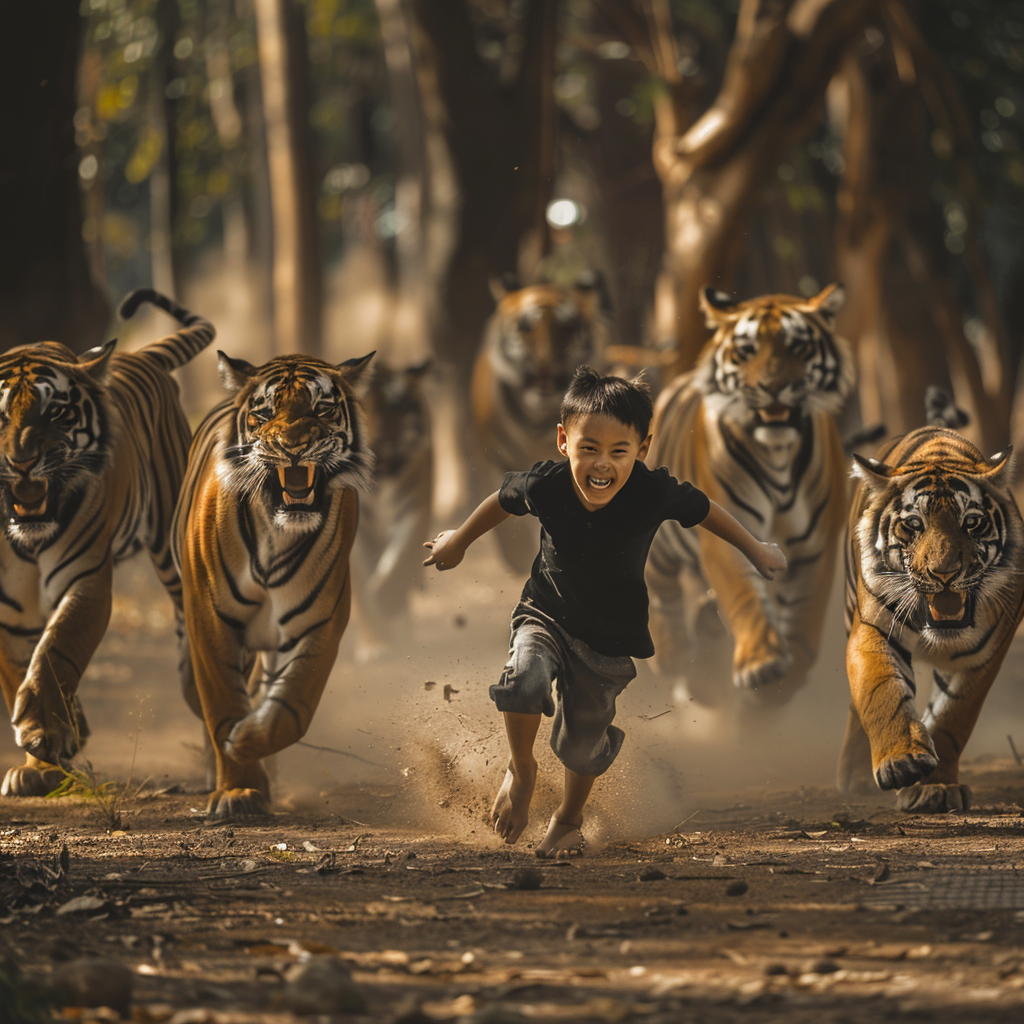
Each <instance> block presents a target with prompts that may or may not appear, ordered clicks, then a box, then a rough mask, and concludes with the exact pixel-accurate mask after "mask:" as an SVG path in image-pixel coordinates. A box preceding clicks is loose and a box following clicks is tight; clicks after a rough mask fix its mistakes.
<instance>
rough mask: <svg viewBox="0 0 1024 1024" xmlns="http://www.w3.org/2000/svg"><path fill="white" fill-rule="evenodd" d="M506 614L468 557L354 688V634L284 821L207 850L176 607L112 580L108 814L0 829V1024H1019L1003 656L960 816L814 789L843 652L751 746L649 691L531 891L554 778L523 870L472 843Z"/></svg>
mask: <svg viewBox="0 0 1024 1024" xmlns="http://www.w3.org/2000/svg"><path fill="white" fill-rule="evenodd" d="M519 586H520V584H519V582H518V581H517V580H516V579H514V578H513V577H512V576H510V575H509V574H507V573H506V572H505V571H504V570H502V569H501V568H500V567H499V566H498V565H497V563H496V560H495V557H494V552H493V549H492V548H489V547H487V546H486V543H485V542H482V545H481V549H480V551H479V552H477V551H476V550H474V552H473V553H472V554H471V556H470V559H468V560H467V563H466V564H465V565H464V566H463V567H461V568H460V569H459V570H456V571H455V572H453V573H447V574H443V575H437V574H434V575H432V576H431V577H429V578H428V579H427V581H426V583H425V586H424V589H423V592H422V593H420V594H418V595H417V596H416V600H415V605H414V612H415V617H414V622H413V624H412V626H411V627H410V628H409V629H408V630H405V631H404V633H403V639H402V642H401V643H397V642H396V644H394V645H393V647H392V648H391V649H390V650H389V651H388V654H387V656H386V657H383V658H380V659H378V660H376V661H374V662H372V663H366V664H364V663H361V662H360V661H358V660H357V658H356V654H357V651H356V643H355V640H356V637H357V634H358V629H357V628H356V626H355V625H353V627H352V629H351V630H350V634H349V635H348V636H346V639H345V643H344V645H343V651H342V656H341V657H340V658H339V663H338V665H337V667H336V670H335V673H334V675H333V676H332V680H331V683H330V684H329V687H328V693H327V694H326V695H325V698H324V702H323V703H322V705H321V707H320V709H319V712H318V714H317V717H316V719H315V720H314V724H313V728H312V729H311V730H310V733H309V735H308V736H307V738H306V743H307V745H305V746H302V747H296V748H293V749H292V750H289V751H287V752H285V753H284V754H282V755H280V756H279V757H278V759H277V761H276V764H275V765H274V771H273V774H274V798H275V813H274V815H273V816H272V817H271V818H270V819H268V820H267V821H266V822H265V823H260V824H255V825H254V824H240V823H234V824H227V825H211V824H208V823H206V822H205V820H204V818H203V816H202V809H203V806H204V801H205V798H204V796H203V793H202V788H203V786H202V783H203V779H202V771H201V756H200V750H201V745H200V736H201V733H200V729H199V726H198V723H197V722H196V721H195V720H194V719H192V718H191V716H190V714H189V712H188V711H187V709H186V708H185V706H184V703H183V701H182V700H181V698H180V696H179V694H178V692H177V684H176V681H175V678H174V664H175V657H174V650H173V644H172V642H171V639H170V638H171V616H170V605H169V603H168V602H167V601H166V599H164V598H163V597H162V595H160V594H159V593H158V592H157V591H156V589H155V586H154V584H153V581H152V575H151V573H150V571H149V569H148V567H147V566H145V565H132V566H129V567H128V568H127V569H126V570H124V571H123V572H122V573H121V575H120V576H119V578H118V596H117V600H116V602H115V614H114V619H113V622H112V624H111V629H110V632H109V634H108V636H107V638H106V639H105V640H104V643H103V645H102V647H101V648H100V650H99V652H98V653H97V655H96V657H95V658H94V660H93V663H92V665H91V666H90V668H89V670H88V672H87V675H86V677H85V680H84V681H83V685H82V689H81V695H82V698H83V703H84V705H85V709H86V713H87V715H88V717H89V720H90V724H91V726H92V729H93V736H92V738H91V739H90V741H89V744H88V747H87V749H86V751H85V756H87V757H88V758H89V759H90V764H91V766H92V772H93V774H94V776H95V778H96V780H97V783H99V782H102V781H105V780H109V781H111V782H114V783H115V784H116V789H114V790H111V791H110V794H111V798H99V797H96V796H84V797H83V796H78V797H63V798H60V799H46V800H42V799H40V800H16V801H15V800H7V801H3V802H2V803H0V925H2V928H0V961H3V960H4V959H5V958H7V959H8V960H9V961H13V962H14V963H16V964H17V965H19V966H20V968H21V971H22V980H21V981H20V982H18V983H17V984H16V985H15V988H14V990H13V991H12V990H11V989H9V988H8V989H7V990H6V991H5V989H4V987H3V986H4V977H5V975H4V973H3V968H2V965H0V1022H3V1024H8V1022H9V1021H10V1022H16V1021H17V1022H18V1024H20V1021H21V1020H25V1019H28V1017H27V1014H28V1012H29V1011H28V1010H27V1009H26V1007H28V1005H29V1002H30V994H31V993H30V992H29V988H30V985H31V984H35V983H39V984H46V985H56V986H57V987H60V986H61V985H63V986H64V988H65V989H66V990H67V989H68V987H69V986H71V987H73V986H74V985H75V984H78V985H79V986H80V987H79V989H78V991H79V992H82V991H84V992H85V993H86V995H85V996H82V995H79V996H77V997H75V998H72V999H71V1001H72V1002H76V1001H77V1002H96V1001H100V1000H101V998H102V999H106V1000H107V1001H108V1002H113V1003H115V1004H117V1008H116V1009H83V1010H74V1009H66V1010H65V1011H64V1013H65V1015H66V1016H70V1017H73V1018H75V1017H77V1018H81V1019H83V1020H92V1019H99V1020H102V1021H107V1022H111V1021H116V1020H117V1019H118V1017H119V1016H120V1017H122V1018H125V1019H134V1020H137V1021H142V1022H145V1021H165V1020H166V1021H172V1022H173V1024H207V1022H215V1024H235V1022H238V1024H242V1022H256V1021H260V1022H263V1021H267V1022H270V1021H287V1020H292V1019H294V1017H293V1014H294V1013H296V1012H300V1013H313V1014H318V1015H320V1016H321V1017H322V1019H324V1020H327V1019H331V1016H333V1015H336V1013H337V1011H338V1010H339V1009H340V1008H342V1007H347V1008H348V1011H349V1012H348V1013H346V1014H343V1015H338V1016H337V1019H339V1020H341V1019H366V1020H379V1021H399V1020H401V1021H405V1022H406V1024H414V1022H418V1024H423V1022H424V1021H429V1020H435V1019H436V1020H459V1021H464V1022H469V1021H473V1022H479V1024H503V1022H513V1021H608V1022H617V1021H626V1020H646V1021H651V1022H662V1021H664V1022H668V1021H673V1022H675V1021H695V1022H705V1021H706V1022H713V1024H717V1022H726V1021H734V1020H740V1019H742V1020H744V1021H754V1022H757V1021H774V1020H785V1021H793V1022H804V1021H807V1022H811V1021H813V1022H815V1024H818V1022H824V1021H837V1022H839V1021H843V1022H849V1024H854V1022H861V1021H865V1022H867V1021H871V1022H872V1024H875V1022H877V1021H879V1020H890V1019H893V1020H896V1019H899V1020H902V1019H907V1020H942V1021H961V1020H962V1021H971V1022H989V1021H1014V1022H1019V1021H1021V1020H1024V841H1022V840H1024V808H1022V805H1024V769H1022V768H1021V767H1019V766H1018V764H1017V763H1016V761H1015V760H1014V759H1013V757H1012V756H1011V750H1010V745H1009V743H1008V742H1007V739H1006V737H1007V735H1008V734H1009V735H1011V736H1012V735H1014V733H1015V730H1016V737H1017V746H1018V748H1024V720H1022V718H1024V702H1022V701H1021V699H1020V697H1021V693H1022V690H1024V651H1021V650H1015V651H1014V652H1013V654H1012V656H1011V658H1010V659H1009V661H1008V663H1007V666H1006V668H1005V669H1004V671H1003V674H1002V677H1001V678H1000V680H999V681H998V683H997V686H996V688H995V689H994V691H993V694H992V696H991V697H990V700H989V704H988V706H987V707H986V709H985V712H984V714H983V719H982V722H981V723H980V724H979V727H978V730H977V732H976V734H975V737H974V739H973V740H972V743H971V746H970V748H969V749H968V753H969V754H970V755H971V760H970V762H969V765H968V770H967V773H966V780H967V781H968V782H969V783H970V784H971V785H972V786H973V787H974V800H975V805H974V807H973V808H972V810H971V811H970V812H969V813H967V814H964V815H955V816H954V815H947V816H942V817H937V818H931V817H923V816H913V815H903V814H898V813H896V812H895V811H894V810H893V806H892V798H891V796H890V795H887V794H881V793H872V794H871V795H869V796H866V797H863V798H857V799H849V798H846V797H842V796H840V795H839V794H838V793H836V791H835V790H834V789H833V788H832V785H831V777H832V773H833V771H834V762H835V755H836V751H837V749H838V743H839V738H840V737H841V735H842V728H843V722H844V717H845V706H846V701H847V699H848V695H847V693H846V692H845V674H844V672H843V668H842V641H841V636H840V634H839V630H838V627H836V629H834V630H833V631H832V633H831V634H830V636H829V643H828V648H827V650H826V651H825V653H824V654H823V656H822V659H821V661H820V664H819V667H818V671H817V672H816V674H815V678H814V680H813V681H812V682H811V684H809V686H808V688H807V692H806V693H805V694H801V695H800V696H799V698H798V699H797V700H796V701H795V702H794V706H793V707H792V708H791V709H789V710H788V711H787V712H786V713H785V714H784V715H781V716H779V717H778V718H777V719H774V720H772V721H770V722H768V721H766V723H765V728H764V732H763V735H762V736H761V737H760V739H759V741H757V742H753V741H751V740H749V739H746V740H744V741H743V742H742V743H739V742H737V740H736V738H735V737H734V736H733V735H731V733H730V730H729V728H728V726H727V724H726V722H725V720H724V719H723V718H722V717H719V718H715V717H714V716H711V715H709V714H698V713H696V712H695V711H693V709H692V708H689V707H687V706H682V707H681V706H678V705H677V704H675V703H674V702H672V701H671V699H670V697H669V694H668V693H666V692H665V689H664V687H663V686H662V685H661V684H660V683H658V682H657V681H656V680H655V679H654V678H653V677H652V676H650V675H649V674H647V673H646V672H645V671H643V672H641V674H640V676H639V677H638V678H637V680H636V681H635V682H634V683H633V684H631V686H630V688H629V689H628V690H627V691H626V694H625V696H624V699H623V701H622V707H621V715H620V719H619V721H620V724H622V725H623V728H625V730H626V733H627V740H626V745H625V747H624V749H623V754H622V756H621V757H620V759H619V761H618V762H617V763H616V765H615V766H614V767H613V769H612V770H611V772H609V774H608V776H606V777H605V778H604V779H602V780H601V782H600V783H599V786H598V788H597V789H596V790H595V796H594V799H593V801H592V806H591V808H590V809H589V817H588V820H587V823H586V829H587V833H588V839H589V841H590V845H589V847H588V851H587V853H588V856H587V857H586V858H583V859H573V860H571V861H559V862H554V863H552V862H547V861H545V862H541V861H537V860H536V859H535V858H534V856H533V853H532V843H533V842H535V841H536V840H537V839H538V838H539V836H540V834H541V832H542V829H543V825H544V822H545V820H546V817H547V815H548V814H549V813H550V811H551V809H552V808H553V806H554V804H555V802H556V793H555V790H554V788H553V787H552V786H551V781H552V780H555V779H557V777H558V773H557V771H556V765H555V762H554V761H553V759H552V758H551V757H550V755H547V756H545V757H543V758H542V759H541V760H542V771H543V772H544V777H545V778H546V779H547V780H548V783H547V784H546V785H545V786H544V787H541V788H540V790H539V791H538V796H537V799H536V803H535V811H536V813H535V820H534V822H533V823H532V824H531V828H530V830H529V831H528V832H527V833H526V835H525V836H524V838H523V840H522V841H521V842H520V843H519V844H518V845H517V846H515V847H512V848H508V847H504V846H502V845H501V844H500V843H499V842H498V841H497V840H496V839H495V837H494V836H493V834H492V833H490V831H489V829H488V828H487V825H486V821H485V817H486V810H487V808H488V806H489V803H490V800H491V798H492V796H493V792H494V789H495V787H496V786H497V784H498V782H499V781H500V777H501V774H502V769H503V752H502V739H501V735H500V732H499V722H498V720H497V716H496V715H495V713H494V711H493V708H492V706H491V705H490V703H489V701H488V700H487V692H486V691H487V685H488V684H489V683H490V682H492V681H493V680H494V678H495V677H496V675H497V673H498V672H499V671H500V667H501V664H502V662H503V660H504V649H505V644H506V641H507V621H508V613H509V611H510V610H511V607H512V605H513V603H514V601H515V598H516V596H517V594H518V590H519ZM836 608H837V605H836V604H835V603H834V604H833V611H834V614H833V615H832V616H831V618H832V619H833V620H834V619H836V618H838V617H839V613H838V611H836ZM16 758H17V752H16V750H15V748H14V746H13V743H12V741H11V739H10V736H9V733H8V732H7V731H6V730H5V731H4V734H3V737H2V740H0V764H2V765H3V766H4V767H7V766H9V765H10V764H13V763H15V762H16ZM83 764H84V762H83ZM65 851H66V852H65ZM82 958H89V959H93V960H98V961H99V967H98V968H97V970H98V972H99V976H100V981H99V982H97V981H95V980H93V981H82V980H81V979H83V978H86V977H87V975H88V974H89V970H90V968H89V967H88V965H84V966H83V963H82ZM119 965H121V966H123V967H124V968H127V971H125V972H124V979H123V981H122V980H119V978H120V974H119ZM339 965H340V966H343V967H344V968H345V969H346V970H345V971H340V972H339V971H337V967H338V966H339ZM332 971H333V972H334V973H332ZM297 974H298V977H296V975H297ZM8 976H9V971H8ZM75 979H79V981H78V982H76V981H75ZM104 986H107V989H104ZM129 986H130V991H129ZM332 986H333V987H332ZM108 990H109V991H108ZM101 992H104V993H105V994H104V995H103V996H102V997H101V996H100V993H101ZM331 993H333V995H331ZM66 998H67V997H66ZM5 1000H6V1001H5ZM356 1012H358V1013H359V1014H360V1015H361V1016H356V1017H354V1018H353V1017H351V1014H353V1013H356ZM19 1014H20V1015H21V1016H20V1017H19Z"/></svg>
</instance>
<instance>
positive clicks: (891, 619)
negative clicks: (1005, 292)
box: [839, 426, 1024, 813]
mask: <svg viewBox="0 0 1024 1024" xmlns="http://www.w3.org/2000/svg"><path fill="white" fill-rule="evenodd" d="M854 458H855V460H856V462H855V466H854V476H855V477H856V478H857V481H858V483H857V488H856V492H855V494H854V498H853V504H852V506H851V509H850V516H849V526H848V531H847V541H846V627H847V631H848V633H849V640H848V644H847V650H846V665H847V672H848V675H849V679H850V691H851V694H852V696H853V704H852V707H851V710H850V715H849V719H848V722H847V734H846V739H845V741H844V744H843V752H842V755H841V757H840V763H839V785H840V788H841V789H844V790H848V789H850V788H852V787H853V786H855V785H856V784H858V783H859V782H860V781H861V780H863V779H866V778H867V777H868V772H869V771H872V772H873V774H874V778H875V782H876V783H877V784H878V786H879V787H880V788H882V789H899V790H900V792H899V794H898V796H897V806H898V807H900V808H901V809H903V810H908V811H918V812H932V813H939V812H943V811H947V810H963V809H965V808H966V807H967V806H968V805H969V801H970V791H969V790H968V788H967V787H966V786H962V785H960V782H959V762H960V755H961V753H962V752H963V749H964V746H965V745H966V743H967V740H968V739H969V738H970V735H971V732H972V730H973V728H974V723H975V722H976V721H977V718H978V715H979V713H980V712H981V707H982V704H983V703H984V700H985V697H986V695H987V694H988V690H989V687H990V686H991V685H992V682H993V680H994V679H995V677H996V674H997V673H998V671H999V666H1000V665H1001V664H1002V661H1003V657H1004V656H1005V654H1006V652H1007V650H1008V648H1009V646H1010V641H1011V640H1012V639H1013V635H1014V632H1015V631H1016V628H1017V625H1018V623H1019V622H1020V620H1021V617H1022V614H1024V566H1022V558H1024V548H1022V545H1024V523H1022V522H1021V516H1020V513H1019V511H1018V509H1017V505H1016V502H1015V501H1014V498H1013V495H1012V493H1011V491H1010V480H1009V468H1008V462H1009V452H1008V451H1007V452H1001V453H1000V454H998V455H995V456H993V457H992V458H991V459H986V458H985V457H984V456H983V455H982V454H981V452H980V451H978V449H977V448H975V447H974V445H972V444H971V443H970V442H969V441H967V440H966V438H964V437H962V436H961V435H960V434H957V433H955V432H954V431H953V430H950V429H948V428H946V427H935V426H930V427H922V428H921V429H920V430H915V431H914V432H913V433H910V434H907V435H906V436H905V437H902V438H898V439H897V440H895V441H891V442H889V443H888V444H887V445H886V446H885V448H884V449H883V451H882V453H881V455H880V460H879V461H876V460H873V459H863V458H860V457H859V456H854ZM916 656H920V657H921V658H923V659H924V660H925V661H927V662H928V664H929V665H930V666H931V667H932V668H933V670H934V671H933V675H932V679H933V682H934V684H935V685H934V688H933V692H932V696H931V700H930V701H929V703H928V706H927V709H926V710H925V712H924V715H923V716H921V717H920V718H919V717H918V715H917V711H916V709H915V706H914V696H915V692H916V687H915V679H914V670H913V658H914V657H916Z"/></svg>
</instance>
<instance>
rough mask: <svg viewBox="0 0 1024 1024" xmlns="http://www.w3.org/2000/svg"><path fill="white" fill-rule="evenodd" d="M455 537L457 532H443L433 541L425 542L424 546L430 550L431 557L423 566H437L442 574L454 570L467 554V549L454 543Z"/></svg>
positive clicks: (426, 559)
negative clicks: (453, 538) (446, 570)
mask: <svg viewBox="0 0 1024 1024" xmlns="http://www.w3.org/2000/svg"><path fill="white" fill-rule="evenodd" d="M454 536H455V530H442V531H441V533H439V534H438V535H437V536H436V537H435V538H434V539H433V540H427V541H424V542H423V546H424V547H425V548H429V549H430V555H429V557H427V558H425V559H424V560H423V564H424V565H436V566H437V567H438V569H440V570H441V571H442V572H443V571H444V570H445V569H454V568H455V566H457V565H458V564H459V562H461V561H462V559H463V558H464V557H465V554H466V551H465V548H461V547H459V546H458V545H457V544H453V543H452V537H454Z"/></svg>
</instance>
